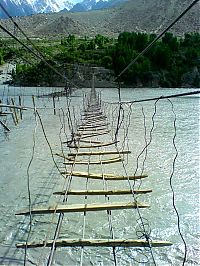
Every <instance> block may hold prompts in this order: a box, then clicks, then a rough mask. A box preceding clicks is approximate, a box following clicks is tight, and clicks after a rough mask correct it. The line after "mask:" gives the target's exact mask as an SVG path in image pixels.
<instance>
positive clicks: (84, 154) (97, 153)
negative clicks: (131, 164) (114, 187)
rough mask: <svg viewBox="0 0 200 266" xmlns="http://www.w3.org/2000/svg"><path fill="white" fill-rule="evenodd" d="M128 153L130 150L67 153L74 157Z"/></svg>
mask: <svg viewBox="0 0 200 266" xmlns="http://www.w3.org/2000/svg"><path fill="white" fill-rule="evenodd" d="M129 153H131V151H88V152H77V153H68V156H72V157H75V156H91V155H111V154H119V155H120V154H129ZM56 155H58V154H56ZM62 157H63V156H62Z"/></svg>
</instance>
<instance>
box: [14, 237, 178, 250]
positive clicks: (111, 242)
mask: <svg viewBox="0 0 200 266" xmlns="http://www.w3.org/2000/svg"><path fill="white" fill-rule="evenodd" d="M149 243H150V244H151V247H166V246H171V245H173V244H172V243H171V242H169V241H162V240H149V241H147V240H146V239H68V238H66V239H57V240H56V241H54V240H44V241H40V242H28V243H26V242H24V243H19V244H16V247H17V248H37V247H51V246H52V245H53V244H55V246H56V247H149Z"/></svg>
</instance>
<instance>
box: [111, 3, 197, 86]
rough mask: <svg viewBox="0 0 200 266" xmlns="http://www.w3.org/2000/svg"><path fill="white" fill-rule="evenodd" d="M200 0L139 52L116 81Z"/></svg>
mask: <svg viewBox="0 0 200 266" xmlns="http://www.w3.org/2000/svg"><path fill="white" fill-rule="evenodd" d="M197 2H199V0H195V1H193V2H192V3H191V4H190V5H189V6H188V7H187V8H186V9H185V10H184V11H183V12H182V13H181V14H180V15H179V16H178V17H177V18H176V19H175V20H174V21H173V22H172V23H171V24H170V25H169V26H168V27H167V28H166V29H165V30H164V31H162V32H161V33H160V34H159V35H158V36H157V37H156V38H155V39H154V40H153V41H152V42H151V43H150V44H149V45H148V46H147V47H146V48H145V49H144V50H143V51H142V52H141V53H139V54H138V55H137V56H136V57H135V58H134V59H133V60H132V61H131V62H130V63H129V64H128V66H127V67H125V68H124V70H122V72H121V73H120V74H119V75H118V76H117V77H116V78H115V79H114V81H117V80H119V78H120V77H121V76H122V75H123V74H124V73H125V72H126V71H127V70H128V69H129V68H130V67H131V66H132V65H133V64H134V63H135V62H136V61H137V60H138V59H139V58H140V57H141V56H142V55H144V54H145V53H146V52H147V51H149V49H150V48H151V47H152V46H153V45H154V43H156V42H157V41H158V40H159V39H160V38H161V37H162V36H163V35H164V34H165V33H166V32H167V31H168V30H170V29H171V28H172V27H173V26H174V24H176V23H177V22H178V21H179V20H180V19H181V18H182V17H183V16H184V15H185V14H186V13H187V12H188V11H189V10H190V9H191V8H192V7H193V6H194V5H195V4H196V3H197Z"/></svg>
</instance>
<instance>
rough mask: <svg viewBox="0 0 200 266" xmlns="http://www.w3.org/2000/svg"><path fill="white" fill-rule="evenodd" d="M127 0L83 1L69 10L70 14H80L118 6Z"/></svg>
mask: <svg viewBox="0 0 200 266" xmlns="http://www.w3.org/2000/svg"><path fill="white" fill-rule="evenodd" d="M127 1H128V0H83V1H82V2H79V3H77V4H76V5H74V6H73V8H72V9H71V10H70V11H71V12H82V11H89V10H96V9H104V8H111V7H115V6H118V5H120V4H122V3H125V2H127Z"/></svg>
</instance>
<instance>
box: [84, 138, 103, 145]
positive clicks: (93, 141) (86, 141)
mask: <svg viewBox="0 0 200 266" xmlns="http://www.w3.org/2000/svg"><path fill="white" fill-rule="evenodd" d="M79 141H80V142H84V143H90V144H91V143H94V144H103V142H101V141H100V140H84V139H80V140H79Z"/></svg>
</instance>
